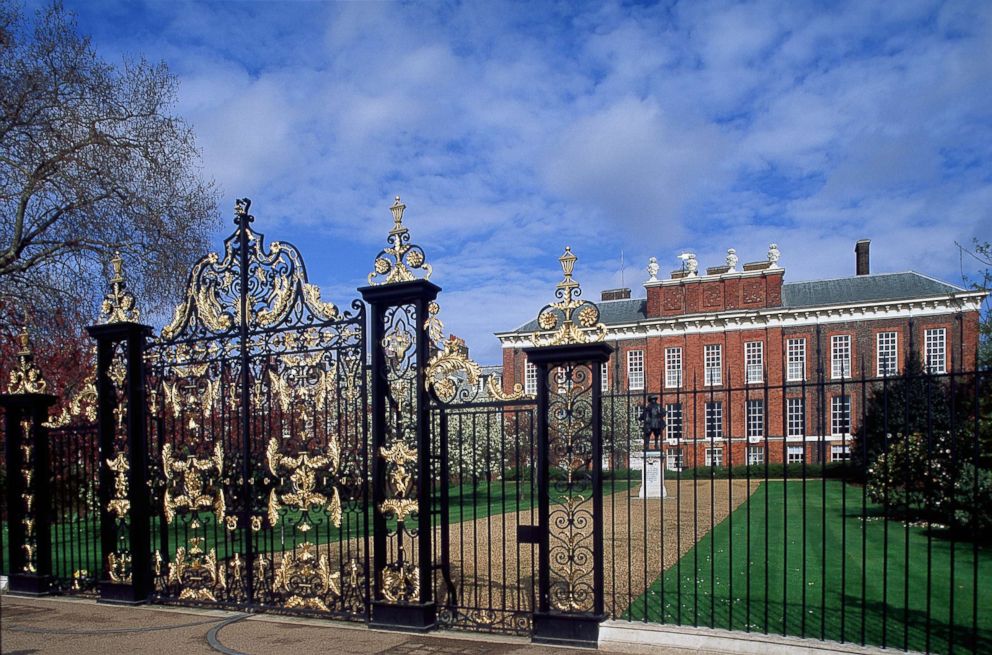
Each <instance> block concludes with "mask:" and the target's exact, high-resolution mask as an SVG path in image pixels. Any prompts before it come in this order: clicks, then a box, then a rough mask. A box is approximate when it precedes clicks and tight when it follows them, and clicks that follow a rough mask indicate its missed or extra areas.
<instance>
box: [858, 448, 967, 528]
mask: <svg viewBox="0 0 992 655" xmlns="http://www.w3.org/2000/svg"><path fill="white" fill-rule="evenodd" d="M951 439H952V438H951V434H950V433H949V432H940V433H935V434H934V435H932V436H931V437H930V439H929V440H928V439H927V438H926V437H925V436H924V435H922V434H920V433H919V432H914V433H912V434H909V435H899V434H896V435H889V438H888V439H887V440H886V443H885V444H884V447H883V452H882V453H881V454H879V455H878V457H876V458H875V461H874V462H873V463H872V464H871V465H870V466H869V467H868V488H867V491H868V497H869V498H871V499H872V500H873V501H874V502H876V503H881V504H884V505H885V506H886V507H887V508H889V509H890V510H893V511H895V512H896V513H899V514H903V515H908V514H917V513H922V514H925V515H934V516H939V515H943V514H945V513H946V512H947V510H948V509H949V507H950V504H951V503H952V492H953V488H954V480H955V477H956V474H957V470H956V469H957V468H959V467H960V466H959V465H955V462H954V458H953V457H952V454H953V451H954V448H953V444H952V443H951Z"/></svg>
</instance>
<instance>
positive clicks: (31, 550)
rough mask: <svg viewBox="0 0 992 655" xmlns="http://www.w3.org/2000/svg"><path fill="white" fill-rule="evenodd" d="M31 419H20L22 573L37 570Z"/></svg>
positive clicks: (35, 483) (36, 481)
mask: <svg viewBox="0 0 992 655" xmlns="http://www.w3.org/2000/svg"><path fill="white" fill-rule="evenodd" d="M31 428H32V425H31V420H30V419H24V420H23V421H21V461H22V466H23V468H22V469H21V475H22V476H23V477H24V487H23V489H24V491H23V493H22V494H21V500H22V501H24V518H23V519H21V524H22V525H23V526H24V544H23V545H22V546H21V548H22V549H23V551H24V566H23V568H22V571H23V572H24V573H37V572H38V534H37V532H36V531H35V527H34V524H35V516H36V514H35V512H36V510H37V508H36V507H35V501H34V494H35V490H36V487H35V485H37V483H38V480H36V479H35V477H34V469H35V465H36V463H35V461H34V446H33V445H32V441H31Z"/></svg>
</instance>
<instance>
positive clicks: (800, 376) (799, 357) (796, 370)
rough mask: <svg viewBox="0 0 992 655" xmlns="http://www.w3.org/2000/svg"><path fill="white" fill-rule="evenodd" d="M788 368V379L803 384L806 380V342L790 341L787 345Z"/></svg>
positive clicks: (799, 340) (801, 340)
mask: <svg viewBox="0 0 992 655" xmlns="http://www.w3.org/2000/svg"><path fill="white" fill-rule="evenodd" d="M786 350H787V357H788V367H787V369H786V379H787V380H788V381H789V382H801V381H803V380H805V379H806V340H805V339H789V340H788V342H787V344H786Z"/></svg>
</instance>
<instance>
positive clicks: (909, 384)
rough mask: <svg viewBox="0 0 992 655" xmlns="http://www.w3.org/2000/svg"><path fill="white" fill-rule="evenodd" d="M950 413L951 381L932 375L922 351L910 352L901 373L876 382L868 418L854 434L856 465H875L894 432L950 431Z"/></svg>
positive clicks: (858, 468)
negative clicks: (921, 354) (929, 372)
mask: <svg viewBox="0 0 992 655" xmlns="http://www.w3.org/2000/svg"><path fill="white" fill-rule="evenodd" d="M950 417H951V398H950V390H949V388H948V384H947V382H945V381H944V380H943V379H942V378H938V377H934V376H931V375H928V374H927V373H926V371H925V370H924V368H923V363H922V362H921V361H920V356H919V354H918V353H915V352H913V353H910V354H909V355H908V356H907V357H906V361H905V365H904V366H903V371H902V374H901V375H900V376H898V377H893V378H891V379H889V380H883V381H880V382H875V383H874V384H873V385H872V387H871V390H870V391H869V394H868V401H867V403H866V405H865V413H864V421H863V422H862V424H861V427H860V429H859V430H858V432H857V434H856V435H855V438H854V444H853V445H854V448H853V452H852V457H853V459H854V464H855V468H856V469H857V470H861V469H863V468H864V467H866V466H871V465H872V464H873V463H874V462H875V460H876V459H877V458H878V456H879V455H881V454H882V453H883V452H885V451H886V450H888V447H889V445H890V444H891V443H892V442H893V435H899V434H902V435H905V434H927V433H928V432H943V431H947V430H948V429H950V427H951V426H950Z"/></svg>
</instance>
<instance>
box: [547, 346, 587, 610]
mask: <svg viewBox="0 0 992 655" xmlns="http://www.w3.org/2000/svg"><path fill="white" fill-rule="evenodd" d="M548 375H549V385H548V388H549V389H550V390H551V393H550V397H549V406H548V419H549V428H550V430H549V456H550V460H551V464H552V465H553V466H556V467H558V468H559V469H560V470H561V473H562V474H563V475H560V476H558V477H557V480H556V481H555V482H554V484H553V485H552V489H551V498H550V501H551V503H550V511H549V516H548V518H549V532H548V537H549V548H550V550H549V559H550V562H549V563H550V576H551V586H550V588H549V593H550V600H551V604H552V606H553V607H554V609H556V610H558V611H562V612H589V611H592V609H593V594H592V589H593V588H592V577H593V514H592V498H591V495H592V477H591V473H590V471H589V467H588V462H589V461H590V459H591V457H592V433H591V430H592V402H591V393H592V391H591V385H592V382H591V381H592V368H591V365H590V364H568V365H563V366H559V367H556V368H554V369H552V370H551V371H549V373H548Z"/></svg>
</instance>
